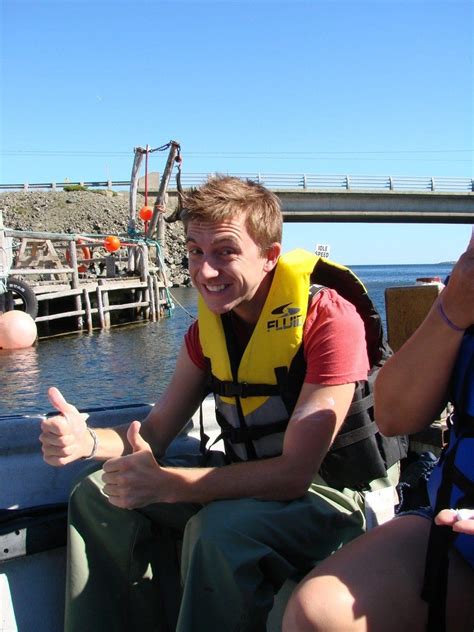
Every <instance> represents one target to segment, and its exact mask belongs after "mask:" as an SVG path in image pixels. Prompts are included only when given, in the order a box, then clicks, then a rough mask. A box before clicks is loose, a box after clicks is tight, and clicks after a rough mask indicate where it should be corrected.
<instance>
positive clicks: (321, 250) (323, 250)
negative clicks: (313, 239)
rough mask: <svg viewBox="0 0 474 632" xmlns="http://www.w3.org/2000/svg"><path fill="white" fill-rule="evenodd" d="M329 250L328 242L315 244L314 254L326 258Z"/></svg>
mask: <svg viewBox="0 0 474 632" xmlns="http://www.w3.org/2000/svg"><path fill="white" fill-rule="evenodd" d="M330 252H331V246H330V245H329V244H316V254H317V255H318V257H324V258H328V257H329V253H330Z"/></svg>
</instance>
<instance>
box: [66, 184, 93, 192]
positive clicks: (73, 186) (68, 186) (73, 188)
mask: <svg viewBox="0 0 474 632" xmlns="http://www.w3.org/2000/svg"><path fill="white" fill-rule="evenodd" d="M88 190H89V189H88V188H87V187H85V186H83V185H82V184H66V186H65V187H63V191H88Z"/></svg>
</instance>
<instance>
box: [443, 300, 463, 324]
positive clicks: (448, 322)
mask: <svg viewBox="0 0 474 632" xmlns="http://www.w3.org/2000/svg"><path fill="white" fill-rule="evenodd" d="M438 313H439V315H440V316H441V318H442V319H443V320H444V322H445V323H446V324H447V325H448V327H450V328H451V329H453V330H454V331H466V330H465V328H464V327H458V326H457V325H455V324H454V323H453V321H452V320H450V319H449V318H448V317H447V315H446V312H445V311H444V309H443V304H442V303H441V301H438Z"/></svg>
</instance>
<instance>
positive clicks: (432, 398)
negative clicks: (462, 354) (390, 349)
mask: <svg viewBox="0 0 474 632" xmlns="http://www.w3.org/2000/svg"><path fill="white" fill-rule="evenodd" d="M439 304H441V305H442V309H443V310H444V313H445V314H446V316H447V318H448V319H449V320H450V321H451V322H452V323H454V324H455V325H456V327H458V328H459V329H461V331H456V330H455V329H453V328H452V327H450V326H449V325H448V324H447V323H446V320H445V319H444V318H443V316H442V315H441V313H440V311H439V309H440V307H439ZM473 323H474V245H470V247H469V248H468V250H467V251H466V252H465V253H464V254H463V255H462V256H461V257H460V259H459V261H458V263H457V264H456V266H455V267H454V269H453V273H452V275H451V277H450V280H449V283H448V285H447V286H446V287H445V288H444V290H443V291H442V292H441V294H440V296H439V297H438V299H437V300H436V302H435V304H434V305H433V307H432V309H431V310H430V312H429V314H428V316H427V317H426V318H425V320H424V321H423V323H422V324H421V325H420V327H419V328H418V329H417V330H416V331H415V333H414V334H413V335H412V336H411V337H410V338H409V340H407V341H406V342H405V344H404V345H403V346H402V347H401V348H400V349H399V350H398V351H397V352H396V353H395V354H394V356H392V357H391V358H390V359H389V360H388V361H387V362H386V364H385V365H384V366H383V367H382V369H381V370H380V372H379V374H378V377H377V380H376V382H375V416H376V419H377V424H378V425H379V427H380V430H381V431H382V432H383V433H384V434H386V435H395V434H405V433H413V432H417V431H419V430H422V429H423V428H424V427H426V426H427V425H429V424H430V423H431V422H432V421H433V419H435V418H436V416H437V414H438V413H439V412H440V409H441V407H442V405H443V404H444V403H445V401H446V394H447V387H448V383H449V379H450V376H451V372H452V369H453V366H454V362H455V360H456V356H457V353H458V351H459V346H460V344H461V340H462V337H463V331H462V329H465V328H467V327H469V326H470V325H471V324H473Z"/></svg>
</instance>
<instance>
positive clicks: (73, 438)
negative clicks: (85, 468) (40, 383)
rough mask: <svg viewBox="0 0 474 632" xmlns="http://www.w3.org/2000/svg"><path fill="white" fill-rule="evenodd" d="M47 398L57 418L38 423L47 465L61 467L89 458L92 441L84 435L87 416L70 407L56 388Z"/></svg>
mask: <svg viewBox="0 0 474 632" xmlns="http://www.w3.org/2000/svg"><path fill="white" fill-rule="evenodd" d="M48 397H49V401H50V402H51V404H52V405H53V406H54V408H56V410H57V411H59V413H60V414H59V415H56V416H54V417H45V418H44V419H43V420H42V422H41V434H40V437H39V440H40V442H41V444H42V446H41V449H42V451H43V459H44V460H45V461H46V463H49V465H54V466H61V465H66V464H67V463H72V462H73V461H76V460H77V459H80V458H82V457H84V456H87V455H88V454H90V453H91V450H92V445H91V444H92V437H91V436H90V434H89V432H88V431H87V424H86V420H87V418H88V415H86V414H84V413H80V412H79V411H78V410H77V408H76V407H75V406H73V405H72V404H69V403H68V402H67V401H66V400H65V399H64V397H63V395H62V393H61V392H60V391H59V390H58V389H57V388H55V387H51V388H50V389H49V390H48Z"/></svg>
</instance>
